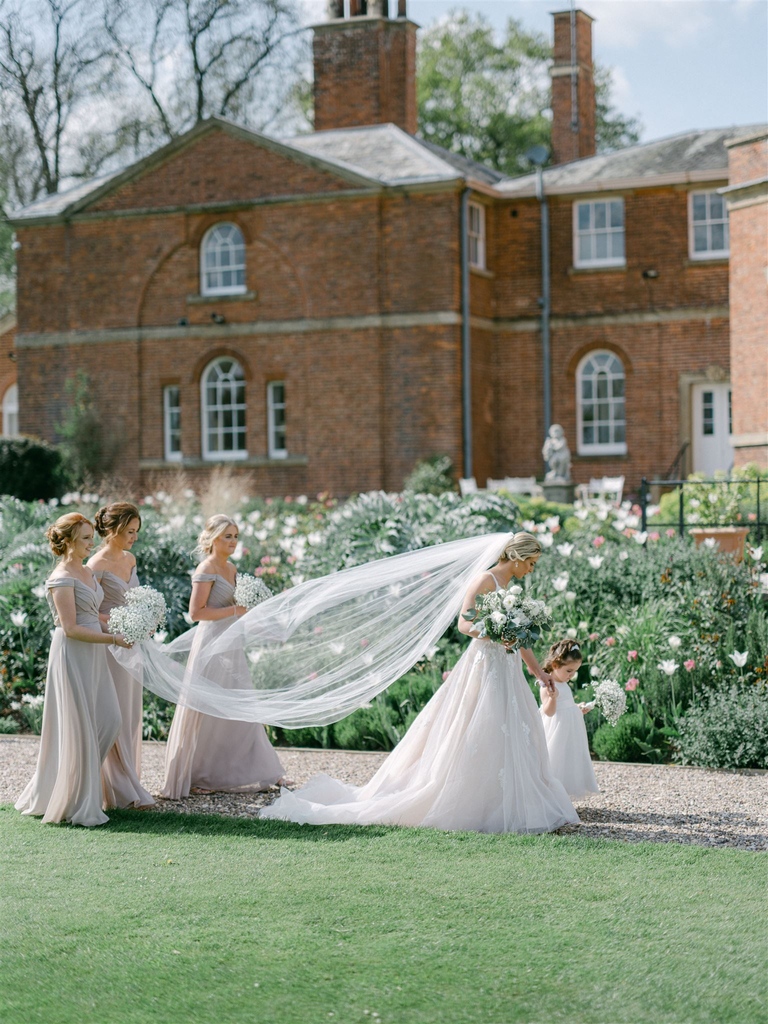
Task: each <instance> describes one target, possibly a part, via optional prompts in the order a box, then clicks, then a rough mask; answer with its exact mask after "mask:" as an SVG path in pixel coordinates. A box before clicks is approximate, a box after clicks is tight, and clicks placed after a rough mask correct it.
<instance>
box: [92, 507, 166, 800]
mask: <svg viewBox="0 0 768 1024" xmlns="http://www.w3.org/2000/svg"><path fill="white" fill-rule="evenodd" d="M95 525H96V532H97V533H98V534H99V536H100V537H102V538H104V543H103V544H102V545H101V547H100V548H99V549H98V551H97V552H96V554H95V555H93V557H92V558H90V559H89V560H88V565H89V566H90V568H91V569H92V570H93V575H94V576H95V577H96V579H97V580H98V581H99V583H100V584H101V589H102V590H103V591H104V599H103V601H102V602H101V608H100V613H101V615H100V617H101V621H102V622H103V623H105V624H106V623H107V621H108V619H109V613H110V612H111V611H112V609H113V608H115V607H117V606H118V605H123V604H125V595H126V594H127V592H128V591H129V590H131V589H132V588H133V587H138V586H139V578H138V576H137V575H136V559H135V558H134V557H133V555H132V554H131V548H132V547H133V545H134V543H135V542H136V539H137V538H138V536H139V530H140V529H141V516H140V515H139V510H138V509H137V508H136V506H135V505H131V504H130V502H127V501H116V502H113V503H112V504H111V505H105V506H104V507H103V508H100V509H99V511H98V512H97V513H96V516H95ZM107 663H108V664H109V670H110V672H111V673H112V679H113V680H114V682H115V690H116V692H117V699H118V702H119V704H120V714H121V715H122V719H123V724H122V727H121V729H120V735H119V736H118V737H117V742H116V743H115V745H114V746H113V747H112V749H111V750H110V752H109V753H108V754H107V757H106V760H105V761H104V764H103V766H102V769H101V776H102V781H103V784H104V803H105V806H106V807H137V808H146V807H152V806H153V805H154V803H155V801H154V800H153V799H152V797H151V796H150V794H149V793H148V792H147V791H146V789H144V788H143V786H142V785H141V783H140V782H139V778H140V775H141V730H142V724H143V693H142V689H143V688H142V686H141V683H139V682H137V681H136V680H135V679H134V678H133V676H132V675H130V673H128V672H126V671H125V669H124V668H122V667H121V666H120V665H119V663H118V662H117V661H116V659H115V658H114V656H113V655H112V653H111V652H109V651H108V652H107Z"/></svg>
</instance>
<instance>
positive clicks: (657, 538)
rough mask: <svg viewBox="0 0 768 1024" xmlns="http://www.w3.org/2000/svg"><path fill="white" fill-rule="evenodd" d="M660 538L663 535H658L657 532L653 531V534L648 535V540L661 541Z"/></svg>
mask: <svg viewBox="0 0 768 1024" xmlns="http://www.w3.org/2000/svg"><path fill="white" fill-rule="evenodd" d="M660 537H661V534H660V533H657V532H656V531H655V530H654V531H653V533H649V534H648V540H659V538H660Z"/></svg>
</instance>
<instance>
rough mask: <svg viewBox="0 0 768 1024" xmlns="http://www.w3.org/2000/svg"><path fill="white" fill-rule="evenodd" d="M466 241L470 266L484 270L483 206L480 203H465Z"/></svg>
mask: <svg viewBox="0 0 768 1024" xmlns="http://www.w3.org/2000/svg"><path fill="white" fill-rule="evenodd" d="M473 219H475V221H476V223H475V224H473V223H472V221H473ZM473 228H474V230H473ZM467 241H468V248H469V265H470V267H474V269H475V270H485V269H486V266H485V207H484V206H483V204H482V203H468V204H467Z"/></svg>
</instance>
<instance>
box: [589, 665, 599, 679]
mask: <svg viewBox="0 0 768 1024" xmlns="http://www.w3.org/2000/svg"><path fill="white" fill-rule="evenodd" d="M589 674H590V675H591V676H592V677H593V678H595V679H597V677H598V676H599V675H600V669H599V668H598V667H597V665H593V666H592V668H591V669H590V670H589Z"/></svg>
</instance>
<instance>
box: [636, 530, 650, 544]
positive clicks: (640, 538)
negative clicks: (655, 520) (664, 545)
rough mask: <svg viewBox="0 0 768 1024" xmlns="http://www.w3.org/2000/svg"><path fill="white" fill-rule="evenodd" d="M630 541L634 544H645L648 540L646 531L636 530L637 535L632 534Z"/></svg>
mask: <svg viewBox="0 0 768 1024" xmlns="http://www.w3.org/2000/svg"><path fill="white" fill-rule="evenodd" d="M632 540H633V541H634V542H635V544H645V542H646V541H647V540H648V531H647V530H638V531H637V533H633V534H632Z"/></svg>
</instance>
